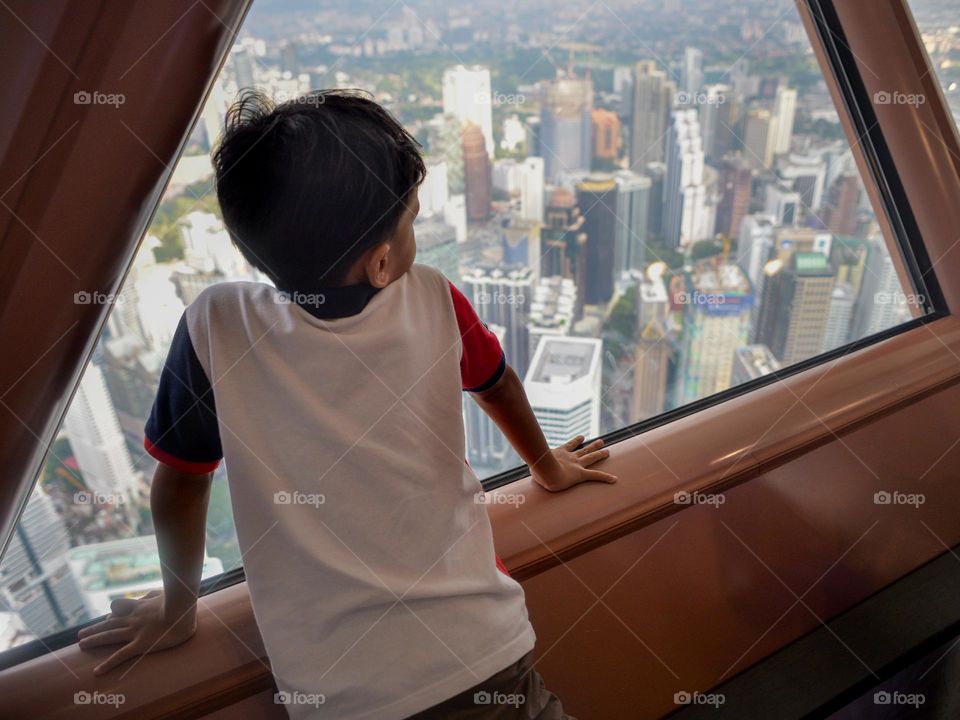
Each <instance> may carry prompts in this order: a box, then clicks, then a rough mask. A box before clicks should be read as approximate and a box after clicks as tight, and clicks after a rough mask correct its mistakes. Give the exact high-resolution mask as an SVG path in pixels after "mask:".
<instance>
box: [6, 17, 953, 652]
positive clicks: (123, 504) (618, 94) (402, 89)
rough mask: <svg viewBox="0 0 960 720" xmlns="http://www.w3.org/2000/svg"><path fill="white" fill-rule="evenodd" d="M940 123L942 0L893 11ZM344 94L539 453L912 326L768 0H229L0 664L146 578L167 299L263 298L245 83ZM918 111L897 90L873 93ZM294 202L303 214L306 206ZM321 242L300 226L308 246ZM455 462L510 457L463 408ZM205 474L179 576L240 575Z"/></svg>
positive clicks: (9, 556) (787, 28)
mask: <svg viewBox="0 0 960 720" xmlns="http://www.w3.org/2000/svg"><path fill="white" fill-rule="evenodd" d="M911 5H912V6H913V9H914V13H915V16H916V19H917V22H918V25H919V27H920V29H921V31H922V33H923V38H924V42H925V44H926V47H927V51H928V53H929V54H930V57H931V60H932V61H933V65H934V67H935V68H936V69H937V72H938V76H939V79H940V83H941V85H942V88H943V92H944V94H945V97H946V99H947V101H948V103H949V104H950V106H951V108H952V109H953V114H954V117H955V118H956V117H957V116H958V114H960V92H958V88H957V82H958V81H960V25H957V24H956V17H957V10H958V5H960V0H925V1H921V0H916V1H915V2H912V3H911ZM248 87H257V88H261V89H263V90H265V91H266V92H267V93H268V94H270V95H271V96H272V97H273V98H274V99H275V100H276V101H277V102H284V101H297V102H308V101H310V96H309V95H307V93H310V92H311V91H314V90H318V89H323V88H357V89H361V90H363V91H366V92H369V93H370V94H371V96H372V97H373V98H375V99H376V100H377V101H378V102H380V103H382V104H383V105H384V106H385V107H387V108H388V109H389V110H390V111H391V112H392V113H393V114H394V115H396V117H397V118H398V119H399V120H400V121H401V122H402V123H403V124H404V126H405V127H407V129H408V130H409V131H410V132H411V134H412V135H413V136H414V137H415V138H416V139H417V140H418V141H419V142H420V143H421V145H422V146H423V151H424V155H425V161H426V164H427V168H428V173H427V177H426V179H425V181H424V182H423V184H422V185H421V187H420V188H419V198H420V204H421V211H420V215H419V217H418V219H417V221H416V225H415V230H416V237H417V262H420V263H423V264H426V265H431V266H433V267H436V268H438V269H439V270H441V271H442V272H443V273H444V274H445V275H446V276H447V277H448V278H449V279H450V280H451V281H452V282H453V283H454V284H455V285H456V286H457V287H459V288H460V290H461V291H462V292H463V293H464V294H465V295H466V296H467V298H468V299H469V300H470V301H471V302H472V303H473V305H474V307H475V308H476V310H477V313H478V315H479V316H480V318H481V319H482V320H483V321H484V322H485V323H486V324H487V325H488V327H489V328H490V329H491V330H492V331H493V332H494V333H496V335H497V336H498V337H499V338H500V341H501V344H502V346H503V348H504V351H505V354H506V359H507V362H509V363H510V364H511V365H512V366H513V367H514V369H515V370H516V372H517V374H518V375H519V376H520V377H521V378H522V379H523V380H524V385H525V387H526V389H527V393H528V396H529V398H530V401H531V405H532V406H533V408H534V411H535V413H536V415H537V417H538V419H539V420H540V423H541V426H542V427H543V429H544V433H545V435H546V436H547V439H548V441H549V442H550V444H551V445H559V444H561V443H563V442H565V441H566V440H568V439H569V438H571V437H573V436H575V435H577V434H583V435H585V436H587V437H588V438H590V437H596V436H600V435H604V434H607V433H610V432H612V431H615V430H618V429H621V428H625V427H628V426H631V425H634V424H636V423H639V422H642V421H645V420H649V419H651V418H656V417H657V416H659V415H662V414H663V413H665V412H667V411H670V410H673V409H675V408H679V407H682V406H684V405H687V404H689V403H691V402H694V401H697V400H701V399H703V398H707V397H709V396H712V395H715V394H717V393H720V392H723V391H725V390H728V389H730V388H733V387H736V386H738V385H742V384H744V383H747V382H750V381H751V380H755V379H757V378H760V377H762V376H764V375H769V374H770V373H773V372H776V371H778V370H781V369H784V368H787V367H789V366H791V365H794V364H796V363H798V362H801V361H804V360H807V359H809V358H812V357H815V356H817V355H820V354H822V353H825V352H828V351H831V350H834V349H837V348H841V347H844V346H845V345H847V344H849V343H851V342H853V341H855V340H859V339H861V338H865V337H868V336H870V335H873V334H876V333H878V332H881V331H883V330H885V329H888V328H892V327H894V326H896V325H898V324H901V323H903V322H906V321H908V320H909V319H911V318H913V317H916V316H918V315H921V314H922V313H923V312H924V308H925V307H926V302H925V299H924V298H923V297H922V293H921V291H920V290H917V289H915V288H913V287H912V286H909V285H907V284H906V283H905V282H904V281H903V279H902V278H903V277H904V275H903V274H902V272H901V271H900V260H899V258H897V257H896V256H894V257H891V253H890V250H889V245H888V240H886V239H885V238H884V235H883V232H882V224H883V223H882V219H878V216H877V208H875V207H874V206H873V204H872V202H871V198H870V196H869V195H868V193H867V192H866V191H865V189H864V183H863V180H862V179H861V173H860V170H859V169H858V165H857V162H856V159H855V157H854V154H853V153H852V152H851V142H850V140H849V139H848V137H847V135H846V134H845V132H844V130H843V127H842V126H841V124H840V117H839V115H838V111H837V107H836V105H835V103H834V100H833V99H832V97H831V94H830V92H829V89H828V86H827V84H826V82H825V81H824V77H823V73H822V70H821V68H820V66H819V64H818V62H817V59H816V57H815V56H814V54H813V51H812V49H811V44H810V39H809V37H808V34H807V31H806V29H805V28H804V26H803V24H802V23H801V20H800V18H799V16H798V14H797V10H796V6H795V3H794V2H793V0H778V1H777V2H771V1H770V0H741V1H740V2H731V1H730V0H636V1H634V2H626V1H623V0H619V1H618V0H610V1H609V2H603V1H601V2H595V3H592V4H591V3H589V2H586V1H585V0H581V1H575V2H567V3H562V4H558V3H555V2H547V1H546V0H532V1H530V2H523V3H506V2H502V1H501V0H496V1H495V0H474V2H470V3H459V2H441V1H440V0H423V1H422V2H417V1H415V0H409V1H408V2H397V3H393V4H389V6H388V4H387V3H377V2H372V1H371V0H353V2H350V3H345V2H340V1H339V0H256V2H255V3H254V5H253V7H252V9H251V11H250V13H249V15H248V16H247V18H246V21H245V22H244V25H243V27H242V28H241V29H240V32H239V35H238V37H237V40H236V43H235V44H234V46H233V48H232V50H231V52H230V54H229V57H228V59H227V61H226V62H225V64H224V66H223V67H222V69H221V72H220V74H219V76H218V78H217V80H216V81H215V82H214V84H213V86H212V88H211V89H210V92H209V95H208V97H207V100H206V103H205V105H204V108H203V111H202V113H201V115H200V119H199V121H198V123H197V124H196V126H195V127H194V129H193V131H192V134H191V136H190V138H189V142H188V144H187V147H186V150H185V152H184V154H183V156H182V157H181V159H180V160H179V162H178V163H177V165H176V167H175V168H174V169H173V172H172V176H171V179H170V182H169V185H168V187H167V190H166V193H165V195H164V197H163V200H162V202H161V203H160V206H159V207H158V208H157V211H156V213H155V215H154V217H153V220H152V223H151V225H150V228H149V230H148V232H147V233H146V236H145V237H144V239H143V241H142V244H141V247H140V249H139V251H138V253H137V255H136V258H135V260H134V262H133V265H132V267H131V269H130V272H129V274H128V276H127V278H126V281H125V283H124V285H123V287H122V288H121V290H120V292H118V293H117V294H116V295H98V294H95V293H94V294H91V293H78V295H77V296H76V298H75V302H78V303H109V304H111V305H112V306H113V307H112V309H111V313H110V317H109V320H108V324H107V327H106V329H105V331H104V333H103V335H102V336H101V338H100V341H99V343H98V345H97V347H96V350H95V352H94V355H93V358H92V360H91V362H90V364H89V365H88V367H87V369H86V371H85V373H84V376H83V379H82V381H81V383H80V386H79V388H78V389H77V392H76V394H75V396H74V398H73V400H72V402H71V404H70V406H69V409H68V411H67V414H66V417H65V420H64V423H63V426H62V428H61V431H60V433H59V435H58V438H57V440H56V442H55V443H54V444H53V446H52V447H51V448H50V451H49V454H48V456H47V458H46V461H45V463H44V466H43V467H42V469H41V471H40V474H39V478H38V483H37V486H36V489H35V490H34V492H33V494H32V496H31V499H30V501H29V503H28V504H27V506H26V509H25V511H24V513H23V516H22V518H21V521H20V524H19V526H18V528H17V532H16V534H15V535H14V537H13V540H12V542H11V545H10V547H9V548H8V550H7V552H6V554H5V556H4V557H3V560H2V563H0V599H2V604H0V650H3V649H6V648H9V647H13V646H16V645H20V644H23V643H25V642H28V641H30V640H32V639H34V638H43V637H45V636H48V635H50V634H52V633H54V632H57V631H59V630H62V629H65V628H68V627H70V626H73V625H76V624H78V623H81V622H84V621H86V620H88V619H91V618H94V617H97V616H99V615H102V614H105V613H106V612H109V602H110V600H111V599H113V598H115V597H121V596H136V595H138V594H141V593H143V592H145V591H147V590H151V589H156V588H160V587H162V582H161V576H160V561H159V555H158V552H157V546H156V539H155V536H154V530H153V525H152V521H151V517H150V509H149V484H150V478H151V477H152V474H153V470H154V467H155V465H156V462H155V461H154V460H153V459H152V458H151V457H150V456H149V455H147V454H146V453H145V452H144V450H143V428H144V424H145V422H146V419H147V417H148V415H149V413H150V409H151V406H152V403H153V398H154V395H155V392H156V388H157V384H158V381H159V377H160V371H161V370H162V368H163V363H164V359H165V357H166V354H167V351H168V349H169V346H170V342H171V339H172V338H173V334H174V331H175V330H176V327H177V324H178V322H179V320H180V317H181V315H182V314H183V311H184V308H185V307H186V306H187V305H189V304H190V303H191V302H192V301H193V300H194V299H195V298H196V297H197V295H198V294H199V293H200V292H202V291H203V290H204V289H205V288H206V287H209V286H210V285H212V284H215V283H220V282H229V281H234V280H248V281H257V282H269V281H268V280H267V278H266V277H265V276H263V275H262V274H261V273H259V272H258V271H256V270H255V269H253V268H252V267H250V266H249V265H248V264H247V263H246V262H245V261H244V259H243V258H242V256H241V255H240V253H239V252H238V251H237V250H236V248H235V247H233V245H232V244H231V241H230V238H229V236H228V234H227V232H226V230H225V228H224V227H223V223H222V219H221V215H220V210H219V208H218V206H217V202H216V195H215V193H214V192H213V187H212V178H213V168H212V166H211V163H210V151H211V149H212V148H213V147H215V144H216V141H217V138H218V137H219V135H220V133H221V131H222V129H223V123H224V114H225V112H226V110H227V108H228V107H229V105H230V103H231V102H232V100H233V99H234V98H235V97H236V96H237V94H238V92H239V91H240V90H241V89H243V88H248ZM900 101H903V102H908V101H910V102H922V101H923V99H922V98H920V99H917V98H913V99H912V100H904V99H903V98H898V96H897V94H896V91H895V89H893V88H892V89H891V92H890V93H889V94H888V95H887V96H880V95H878V97H875V98H874V102H876V103H890V102H900ZM322 201H323V199H322V198H318V202H322ZM318 239H319V240H321V241H322V228H321V229H318ZM464 421H465V436H466V454H467V460H468V461H469V462H470V464H471V466H472V467H473V468H474V470H475V471H476V473H477V475H478V476H479V477H480V478H481V479H483V478H487V477H491V476H493V475H496V474H498V473H500V472H504V471H507V470H510V469H511V468H514V467H517V466H518V465H520V464H521V461H520V459H519V458H518V457H517V455H516V454H515V453H514V451H513V450H512V449H511V448H510V446H509V444H508V443H507V441H506V439H505V438H504V437H503V435H502V434H501V433H500V432H499V430H498V429H497V428H496V426H495V425H494V424H493V422H492V421H491V420H490V419H489V418H488V417H486V416H485V415H484V414H483V412H482V411H481V410H480V408H479V406H477V405H476V404H475V403H474V402H473V401H472V400H471V399H470V398H469V396H467V395H466V394H465V396H464ZM226 476H227V473H226V469H225V468H224V467H223V466H221V468H220V469H218V470H217V472H216V475H215V479H214V484H213V494H212V497H211V500H210V509H209V518H208V528H207V548H206V551H207V557H206V559H205V563H204V575H203V576H204V578H212V577H215V576H217V575H219V574H221V573H223V572H225V571H230V570H232V569H234V568H238V567H240V566H241V565H242V558H241V557H240V553H239V550H238V547H237V542H236V537H235V533H234V529H233V520H232V512H231V506H230V494H229V488H228V484H227V477H226Z"/></svg>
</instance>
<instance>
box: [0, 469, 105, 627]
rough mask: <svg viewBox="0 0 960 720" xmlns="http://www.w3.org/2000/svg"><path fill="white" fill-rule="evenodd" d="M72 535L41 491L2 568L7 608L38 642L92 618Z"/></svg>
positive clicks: (22, 519)
mask: <svg viewBox="0 0 960 720" xmlns="http://www.w3.org/2000/svg"><path fill="white" fill-rule="evenodd" d="M69 549H70V536H69V533H68V532H67V527H66V525H65V524H64V521H63V519H62V518H61V517H60V516H59V515H58V514H57V511H56V510H55V509H54V506H53V501H52V500H51V499H50V496H48V495H47V493H46V492H44V490H43V489H42V488H37V489H35V490H34V491H33V494H32V495H31V496H30V500H29V501H28V502H27V506H26V508H24V510H23V515H22V516H21V517H20V522H19V523H18V524H17V526H16V530H15V532H14V533H13V535H12V537H11V538H10V545H9V546H8V547H7V550H6V552H5V553H4V555H3V562H2V563H0V589H2V593H3V597H4V599H5V602H4V605H5V606H6V607H8V608H9V609H10V610H12V611H14V612H16V613H17V614H18V615H19V616H20V620H21V621H22V623H23V624H24V625H25V626H26V627H27V629H28V630H29V631H30V632H31V633H33V634H34V635H35V636H36V637H38V638H44V637H49V636H50V635H52V634H53V633H55V632H57V631H59V630H65V629H66V628H69V627H73V626H75V625H78V624H80V623H82V622H84V621H85V620H88V619H89V618H90V615H89V614H88V612H87V609H86V607H85V606H84V602H83V594H82V592H81V590H80V585H79V583H78V582H77V578H76V577H74V575H73V573H72V572H71V571H70V566H69V565H68V564H67V551H68V550H69Z"/></svg>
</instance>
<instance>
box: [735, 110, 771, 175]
mask: <svg viewBox="0 0 960 720" xmlns="http://www.w3.org/2000/svg"><path fill="white" fill-rule="evenodd" d="M776 141H777V123H776V118H775V117H774V116H773V114H772V113H771V112H770V111H769V110H767V109H766V108H754V109H753V110H751V111H750V112H748V113H747V118H746V121H745V124H744V126H743V144H744V147H746V149H747V157H748V158H749V159H750V161H751V162H753V163H754V164H755V165H760V166H761V167H763V168H769V167H770V165H771V163H773V156H774V150H775V149H776Z"/></svg>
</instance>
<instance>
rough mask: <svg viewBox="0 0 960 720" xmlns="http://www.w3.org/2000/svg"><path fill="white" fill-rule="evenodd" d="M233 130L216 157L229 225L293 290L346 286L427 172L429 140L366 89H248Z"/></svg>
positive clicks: (254, 259) (250, 257) (243, 247)
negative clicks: (272, 94)
mask: <svg viewBox="0 0 960 720" xmlns="http://www.w3.org/2000/svg"><path fill="white" fill-rule="evenodd" d="M225 126H226V127H225V130H224V133H223V137H222V139H221V140H220V143H219V145H218V147H217V149H216V151H215V152H214V153H213V166H214V171H215V174H216V188H217V197H218V198H219V200H220V208H221V210H222V211H223V221H224V225H226V227H227V231H228V232H229V233H230V237H231V238H232V240H233V242H234V244H236V246H237V247H238V248H239V250H240V252H241V253H243V256H244V257H245V258H246V259H247V261H248V262H249V263H250V264H251V265H253V266H254V267H256V268H258V269H259V270H261V271H263V272H264V273H266V275H267V276H268V277H270V279H271V280H273V282H274V283H275V284H276V285H277V287H279V288H281V289H284V290H308V289H310V288H317V287H328V286H335V285H338V284H341V283H342V281H343V278H344V275H345V274H346V272H347V271H348V270H349V268H350V267H351V265H352V264H353V262H354V261H355V260H356V259H357V258H358V257H360V255H362V254H363V253H364V252H365V251H366V250H368V249H369V248H371V247H373V246H375V245H377V244H378V243H381V242H384V241H385V240H387V239H389V237H390V235H391V234H392V232H393V231H394V230H395V229H396V227H397V223H398V222H399V220H400V216H401V214H402V213H403V211H404V209H405V207H406V206H405V203H406V201H407V199H408V198H409V196H410V192H411V191H412V190H413V189H414V188H416V187H417V185H419V184H420V183H421V182H422V181H423V178H424V176H425V175H426V167H425V166H424V163H423V157H422V155H421V148H420V144H419V143H418V142H417V141H416V140H415V139H414V138H413V137H411V135H410V134H409V133H408V132H407V131H406V130H404V129H403V126H402V125H400V123H399V122H397V120H396V119H395V118H394V117H393V116H391V115H390V113H388V112H387V111H386V110H385V109H384V108H383V107H381V106H380V105H379V104H377V103H376V102H374V101H373V100H372V99H371V98H370V97H369V96H368V95H367V94H365V93H362V92H361V91H357V90H320V91H317V92H313V93H309V94H307V95H304V96H301V97H299V98H296V99H294V100H290V101H288V102H284V103H281V104H275V103H274V102H273V101H272V100H270V98H268V97H267V96H266V95H264V94H263V93H262V92H259V91H256V90H244V91H242V92H241V93H240V96H239V98H238V100H237V101H236V102H235V103H234V104H233V105H232V106H231V107H230V109H229V110H228V111H227V115H226V122H225Z"/></svg>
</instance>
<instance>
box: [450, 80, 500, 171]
mask: <svg viewBox="0 0 960 720" xmlns="http://www.w3.org/2000/svg"><path fill="white" fill-rule="evenodd" d="M443 112H444V113H449V114H451V115H454V116H455V117H456V118H457V120H459V121H460V123H461V125H463V124H465V123H468V122H469V123H473V124H474V125H477V126H478V127H479V128H480V130H481V132H483V139H484V143H485V144H486V146H487V153H489V155H490V156H491V157H493V150H494V145H493V105H492V98H491V93H490V70H489V69H488V68H485V67H481V66H479V65H472V66H470V67H464V66H463V65H457V66H456V67H452V68H447V70H445V71H444V73H443Z"/></svg>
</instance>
